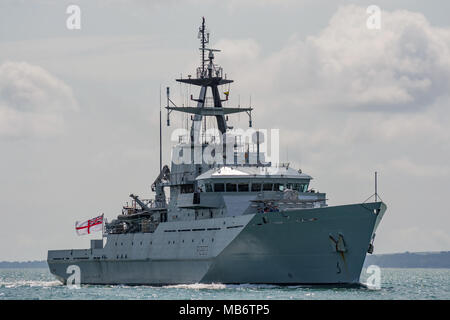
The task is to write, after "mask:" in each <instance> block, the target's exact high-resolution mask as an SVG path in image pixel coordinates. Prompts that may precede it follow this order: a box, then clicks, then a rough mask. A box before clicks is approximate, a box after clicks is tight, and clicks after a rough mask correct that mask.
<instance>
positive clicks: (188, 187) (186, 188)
mask: <svg viewBox="0 0 450 320" xmlns="http://www.w3.org/2000/svg"><path fill="white" fill-rule="evenodd" d="M193 192H194V185H193V184H182V185H181V193H193Z"/></svg>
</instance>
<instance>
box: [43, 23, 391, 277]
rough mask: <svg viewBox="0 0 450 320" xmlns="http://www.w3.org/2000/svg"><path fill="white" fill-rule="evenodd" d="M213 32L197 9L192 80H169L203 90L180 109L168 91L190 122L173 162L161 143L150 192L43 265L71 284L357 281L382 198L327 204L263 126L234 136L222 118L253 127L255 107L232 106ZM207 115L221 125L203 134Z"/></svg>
mask: <svg viewBox="0 0 450 320" xmlns="http://www.w3.org/2000/svg"><path fill="white" fill-rule="evenodd" d="M209 37H210V35H209V31H207V29H206V27H205V19H204V18H203V20H202V24H201V26H200V28H199V32H198V38H199V39H200V53H201V54H200V56H201V65H200V67H198V68H197V70H196V77H193V76H188V77H187V78H182V77H181V78H180V79H176V81H178V82H180V83H184V84H187V85H189V86H196V87H197V89H199V95H198V98H196V99H194V98H193V97H192V96H191V100H192V101H194V102H193V106H192V107H191V106H184V105H183V106H177V105H176V104H175V103H174V102H173V101H172V100H171V98H170V94H169V88H167V107H166V109H167V116H168V118H167V124H168V125H170V113H172V112H174V111H176V112H183V113H187V114H190V120H189V119H188V118H186V119H187V120H188V121H190V122H189V123H190V131H189V130H187V132H188V134H187V135H186V136H184V137H180V140H179V143H177V144H176V145H175V146H173V150H172V159H171V165H170V168H169V166H167V165H164V166H163V165H162V160H161V159H162V158H161V150H160V173H159V175H158V176H157V178H156V180H155V181H154V183H153V184H152V185H151V189H152V191H153V192H154V193H155V196H154V199H151V200H146V199H140V198H139V196H137V195H134V194H131V195H130V197H131V198H132V201H131V203H130V204H127V205H126V206H124V207H123V208H122V212H121V214H119V215H118V216H117V218H116V219H114V220H112V221H111V222H109V223H105V226H104V232H103V233H102V239H99V240H91V247H90V248H89V249H68V250H49V251H48V258H47V262H48V265H49V269H50V272H51V273H52V274H53V275H55V276H56V278H57V279H59V280H60V281H61V282H63V283H67V281H68V277H69V276H70V275H71V273H72V272H73V266H77V267H78V268H79V271H80V282H81V284H126V285H170V284H193V283H223V284H247V283H248V284H275V285H294V284H306V285H316V284H322V285H323V284H346V285H348V284H359V279H360V273H361V270H362V267H363V263H364V260H365V257H366V253H367V252H369V253H372V251H373V241H374V237H375V231H376V229H377V227H378V225H379V223H380V221H381V219H382V217H383V214H384V212H385V211H386V205H385V203H383V202H382V201H378V199H377V197H376V194H375V199H374V202H371V201H372V200H370V201H369V202H368V201H367V200H366V201H365V202H362V203H356V204H348V205H339V206H328V205H327V199H326V194H325V193H320V192H316V191H315V190H313V189H311V188H310V182H311V180H312V177H311V176H310V175H308V174H305V173H303V172H302V171H301V170H296V169H294V168H292V167H291V166H289V164H283V163H279V162H278V163H274V162H272V161H266V159H267V158H268V157H266V153H265V150H261V149H263V148H262V144H263V141H265V140H264V139H266V138H265V137H264V135H263V134H262V132H260V131H258V130H255V132H253V134H252V135H251V137H250V138H249V139H238V138H240V137H239V136H238V135H235V134H234V133H233V127H231V126H229V125H228V117H229V115H232V114H237V113H246V114H247V115H248V116H249V127H252V119H251V114H252V110H253V108H252V107H251V106H250V107H248V108H243V107H240V106H239V107H228V106H227V101H228V94H229V91H222V90H219V88H224V87H223V86H225V87H226V86H227V85H229V84H230V83H231V82H233V81H232V80H230V79H227V77H226V75H224V73H223V69H222V68H221V67H219V66H218V65H217V64H216V63H215V60H214V55H215V53H216V52H218V51H220V50H217V49H211V48H209ZM208 92H209V93H208ZM207 117H209V118H208V119H210V120H212V122H213V123H214V125H215V126H214V128H216V129H217V130H218V131H219V133H220V134H218V135H213V136H211V137H210V139H207V135H206V134H205V132H206V131H205V130H204V129H205V128H204V125H205V124H206V121H205V119H206V118H207ZM210 122H211V121H210ZM255 133H256V134H255ZM241 138H242V137H241ZM243 140H244V142H242V141H243ZM266 140H267V139H266ZM266 142H267V141H266ZM160 148H161V107H160ZM205 153H206V154H207V155H208V156H209V157H205V156H203V157H202V156H201V155H204V154H205ZM198 154H200V157H198ZM174 158H177V161H175V160H174ZM180 158H181V159H183V160H185V161H179V160H180ZM194 158H195V159H194ZM199 158H200V159H199ZM206 158H208V159H206ZM186 159H188V160H186ZM189 159H191V160H189ZM166 192H170V198H169V196H166Z"/></svg>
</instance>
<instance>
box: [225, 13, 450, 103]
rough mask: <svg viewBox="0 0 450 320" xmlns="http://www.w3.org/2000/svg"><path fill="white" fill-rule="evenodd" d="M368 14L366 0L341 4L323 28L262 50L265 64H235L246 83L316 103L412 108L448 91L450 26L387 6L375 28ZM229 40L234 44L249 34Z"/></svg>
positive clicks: (228, 44) (261, 61)
mask: <svg viewBox="0 0 450 320" xmlns="http://www.w3.org/2000/svg"><path fill="white" fill-rule="evenodd" d="M367 18H368V15H367V13H366V10H365V8H363V7H358V6H353V5H350V6H345V7H341V8H340V9H339V10H338V11H337V12H336V13H335V14H334V15H333V17H332V18H331V20H330V22H329V25H328V26H327V27H326V28H325V29H324V30H323V31H322V32H320V33H319V34H318V35H316V36H310V37H308V38H306V39H298V38H297V37H296V36H295V35H294V36H292V37H291V39H290V41H289V43H288V44H287V45H286V46H285V47H283V48H282V49H280V50H279V51H278V52H276V53H274V54H272V55H270V56H268V57H265V58H262V57H260V55H259V52H258V50H254V52H253V53H254V56H253V60H254V61H255V62H257V64H248V63H247V60H248V57H247V56H245V59H243V60H240V59H239V57H236V60H235V62H234V63H233V64H231V63H230V65H231V66H232V68H233V71H234V74H235V76H236V77H237V78H240V79H241V80H243V79H244V80H245V81H244V82H245V83H250V82H253V83H255V84H257V85H258V86H259V87H260V88H263V89H264V90H265V91H268V90H271V91H273V92H276V93H278V95H279V96H282V99H284V100H286V101H289V102H291V103H302V104H310V105H314V106H326V107H341V108H350V109H356V110H361V109H362V110H371V111H404V110H408V111H410V110H416V109H419V108H422V107H423V106H424V105H426V104H429V103H432V102H433V101H434V100H435V99H436V98H437V97H439V96H441V95H443V94H446V93H447V92H448V90H449V88H450V86H449V83H450V82H449V80H450V30H448V29H441V28H436V27H433V26H432V25H430V24H429V22H428V21H427V20H426V18H425V17H424V16H423V15H422V14H419V13H413V12H409V11H404V10H401V11H393V12H384V11H383V12H382V28H381V30H370V29H368V28H367V27H366V19H367ZM221 44H222V45H224V47H223V49H224V52H227V51H228V49H230V50H231V51H233V50H234V47H235V46H237V45H242V44H243V42H241V41H237V42H235V43H234V44H233V43H232V41H231V40H227V41H225V42H222V43H221ZM252 46H255V44H253V45H252ZM243 51H244V52H246V48H244V47H243ZM233 65H234V67H233ZM242 78H243V79H242Z"/></svg>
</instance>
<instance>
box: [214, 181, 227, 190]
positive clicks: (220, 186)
mask: <svg viewBox="0 0 450 320" xmlns="http://www.w3.org/2000/svg"><path fill="white" fill-rule="evenodd" d="M224 191H225V185H224V184H223V183H214V192H224Z"/></svg>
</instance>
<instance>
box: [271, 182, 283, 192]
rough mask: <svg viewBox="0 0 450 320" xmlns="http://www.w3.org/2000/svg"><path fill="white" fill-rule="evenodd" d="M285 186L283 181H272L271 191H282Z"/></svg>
mask: <svg viewBox="0 0 450 320" xmlns="http://www.w3.org/2000/svg"><path fill="white" fill-rule="evenodd" d="M284 189H285V187H284V184H283V183H274V184H273V191H284Z"/></svg>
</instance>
